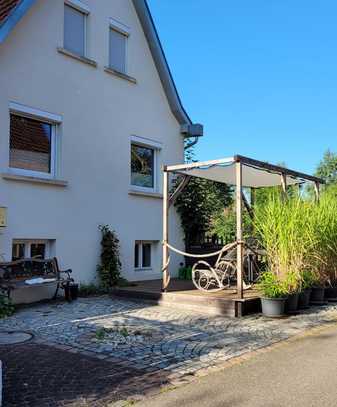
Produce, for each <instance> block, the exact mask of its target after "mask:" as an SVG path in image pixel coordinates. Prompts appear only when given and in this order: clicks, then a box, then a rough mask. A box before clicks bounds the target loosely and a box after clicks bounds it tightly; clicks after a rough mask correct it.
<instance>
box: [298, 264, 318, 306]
mask: <svg viewBox="0 0 337 407" xmlns="http://www.w3.org/2000/svg"><path fill="white" fill-rule="evenodd" d="M314 281H315V275H314V273H313V272H312V271H311V270H304V271H303V272H302V273H301V280H300V293H299V297H298V308H300V309H305V308H308V307H309V304H310V295H311V288H312V286H313V284H314Z"/></svg>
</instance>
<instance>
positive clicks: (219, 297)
mask: <svg viewBox="0 0 337 407" xmlns="http://www.w3.org/2000/svg"><path fill="white" fill-rule="evenodd" d="M135 284H136V285H135V286H133V287H123V288H116V289H114V292H113V294H114V295H116V296H119V297H124V298H128V299H132V300H146V301H151V302H153V303H156V304H159V305H165V306H177V305H179V306H182V307H183V308H184V309H190V310H198V311H202V312H204V313H207V314H213V315H214V314H215V315H226V316H231V317H241V316H244V315H247V314H252V313H256V312H260V307H261V305H260V297H259V295H258V293H257V291H256V290H254V289H250V290H247V291H245V293H244V299H242V300H238V299H237V295H236V290H235V289H233V290H232V289H229V290H223V291H220V292H217V293H205V292H202V291H199V290H197V289H196V288H195V287H194V285H193V283H192V281H186V280H178V279H172V280H171V283H170V285H169V288H168V290H167V292H164V293H163V292H162V291H161V284H162V280H150V281H140V282H136V283H135Z"/></svg>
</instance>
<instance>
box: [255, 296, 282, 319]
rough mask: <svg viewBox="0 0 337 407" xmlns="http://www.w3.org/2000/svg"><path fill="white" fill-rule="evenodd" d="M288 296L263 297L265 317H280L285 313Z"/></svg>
mask: <svg viewBox="0 0 337 407" xmlns="http://www.w3.org/2000/svg"><path fill="white" fill-rule="evenodd" d="M286 301H287V298H286V297H284V298H261V304H262V314H263V315H264V316H265V317H272V318H278V317H282V316H283V315H284V314H285V303H286Z"/></svg>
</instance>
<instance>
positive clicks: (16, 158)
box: [9, 113, 55, 174]
mask: <svg viewBox="0 0 337 407" xmlns="http://www.w3.org/2000/svg"><path fill="white" fill-rule="evenodd" d="M54 127H55V126H53V125H52V124H51V123H47V122H43V121H40V120H35V119H32V118H28V117H23V116H19V115H17V114H13V113H12V114H11V115H10V142H9V167H10V168H15V169H20V170H26V171H34V172H41V173H45V174H51V173H52V172H53V160H52V151H53V143H54V140H53V138H54V137H53V136H54V132H55V129H54Z"/></svg>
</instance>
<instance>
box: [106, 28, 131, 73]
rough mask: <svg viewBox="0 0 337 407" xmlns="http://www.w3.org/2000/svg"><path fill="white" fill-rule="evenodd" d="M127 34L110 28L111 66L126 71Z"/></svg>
mask: <svg viewBox="0 0 337 407" xmlns="http://www.w3.org/2000/svg"><path fill="white" fill-rule="evenodd" d="M126 41H127V36H126V35H124V34H121V33H119V32H118V31H116V30H114V29H112V28H111V29H110V61H109V62H110V68H112V69H115V70H116V71H118V72H121V73H126Z"/></svg>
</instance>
